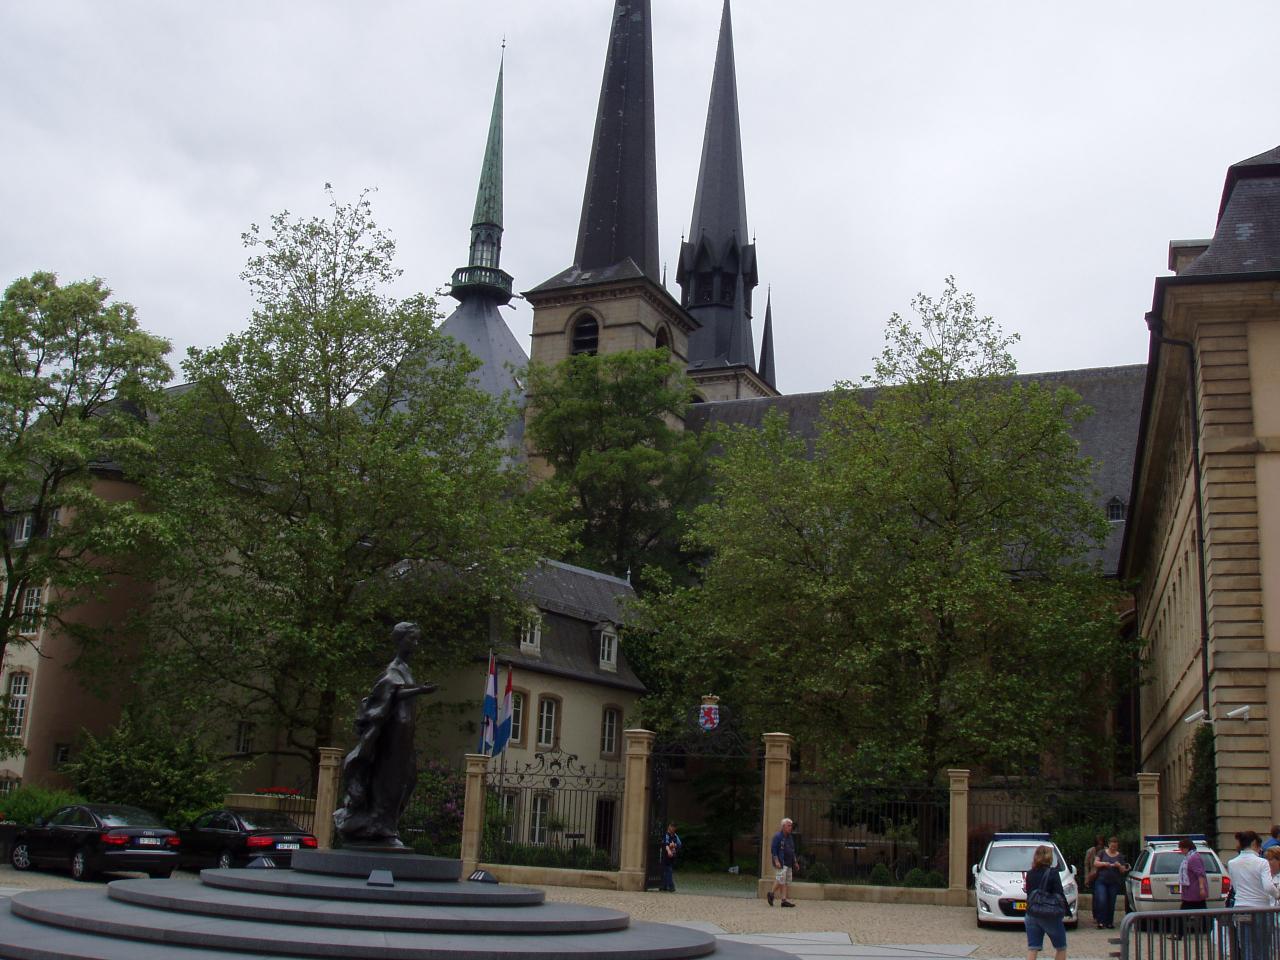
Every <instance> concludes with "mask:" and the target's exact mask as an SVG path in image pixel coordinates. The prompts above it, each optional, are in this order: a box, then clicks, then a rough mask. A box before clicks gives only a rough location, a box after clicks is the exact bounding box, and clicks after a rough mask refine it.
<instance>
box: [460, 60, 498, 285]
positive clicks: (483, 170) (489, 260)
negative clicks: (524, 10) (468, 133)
mask: <svg viewBox="0 0 1280 960" xmlns="http://www.w3.org/2000/svg"><path fill="white" fill-rule="evenodd" d="M503 47H504V51H505V47H506V44H505V42H504V44H503ZM504 60H505V57H504ZM503 66H504V64H503V62H502V61H500V62H499V64H498V86H497V89H495V91H494V94H493V110H492V112H491V113H490V114H489V138H488V140H487V141H486V142H485V147H484V163H483V164H482V165H481V167H480V186H479V188H478V189H477V190H476V207H475V212H474V214H472V217H471V255H470V256H469V257H468V262H467V266H465V267H459V268H458V269H457V270H455V271H454V272H453V284H452V291H451V292H452V294H453V296H454V297H456V298H457V299H459V300H462V299H463V298H464V297H467V296H471V295H472V294H475V293H478V292H483V293H484V294H485V295H486V296H487V297H490V298H492V299H495V300H496V301H497V302H498V303H507V302H508V301H510V299H511V277H510V275H509V274H507V273H506V272H505V271H503V270H500V269H499V268H498V264H499V262H500V261H501V259H502V73H503Z"/></svg>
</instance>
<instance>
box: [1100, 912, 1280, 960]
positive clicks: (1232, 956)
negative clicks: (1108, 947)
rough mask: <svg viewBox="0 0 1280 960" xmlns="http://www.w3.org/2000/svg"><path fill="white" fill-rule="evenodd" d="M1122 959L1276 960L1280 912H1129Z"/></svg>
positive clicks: (1278, 957)
mask: <svg viewBox="0 0 1280 960" xmlns="http://www.w3.org/2000/svg"><path fill="white" fill-rule="evenodd" d="M1119 942H1120V950H1119V952H1118V953H1116V954H1114V956H1118V957H1120V960H1280V907H1263V908H1237V909H1234V910H1160V911H1139V912H1137V913H1130V914H1129V915H1128V916H1126V917H1125V918H1124V922H1123V923H1121V924H1120V938H1119Z"/></svg>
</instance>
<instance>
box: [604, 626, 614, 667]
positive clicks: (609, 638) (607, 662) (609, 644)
mask: <svg viewBox="0 0 1280 960" xmlns="http://www.w3.org/2000/svg"><path fill="white" fill-rule="evenodd" d="M600 669H601V670H617V669H618V635H617V634H616V633H614V632H613V631H612V630H610V629H609V628H608V627H606V628H605V629H603V630H601V631H600Z"/></svg>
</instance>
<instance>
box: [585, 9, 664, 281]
mask: <svg viewBox="0 0 1280 960" xmlns="http://www.w3.org/2000/svg"><path fill="white" fill-rule="evenodd" d="M650 20H651V17H650V9H649V0H615V3H614V6H613V26H612V29H611V30H610V34H609V52H608V54H607V55H606V57H605V63H604V80H603V82H602V83H601V85H600V106H599V109H598V110H597V112H596V133H595V139H594V141H593V142H592V144H591V164H590V166H589V167H588V168H587V188H586V192H585V194H584V196H583V199H582V221H581V224H580V225H579V227H578V249H577V253H576V254H575V256H574V265H575V266H577V267H579V268H580V269H582V270H596V269H600V268H603V267H611V266H614V265H615V264H619V263H621V262H623V261H624V260H626V259H627V258H628V257H630V258H631V259H632V260H633V261H635V264H636V266H637V267H639V268H640V269H641V270H642V271H643V272H644V273H645V274H646V275H647V276H648V277H649V278H650V279H651V280H653V281H654V282H655V283H656V282H657V281H658V279H659V269H660V267H661V264H660V263H659V261H658V173H657V160H656V148H655V138H654V120H653V35H652V30H651V27H650Z"/></svg>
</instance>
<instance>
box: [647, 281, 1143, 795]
mask: <svg viewBox="0 0 1280 960" xmlns="http://www.w3.org/2000/svg"><path fill="white" fill-rule="evenodd" d="M913 307H914V308H915V311H916V313H917V314H918V322H916V323H912V322H908V321H907V320H904V319H903V318H901V317H899V316H897V315H895V316H894V317H893V318H891V320H890V323H889V326H888V332H887V337H886V347H885V350H884V352H883V354H882V355H881V356H880V357H879V359H878V360H877V361H876V364H875V374H874V376H872V377H869V378H867V380H866V381H865V382H864V387H866V389H861V390H855V389H853V388H852V387H851V386H850V385H847V384H846V385H842V386H840V387H838V388H837V390H836V391H835V392H834V393H833V394H832V396H831V398H830V400H829V402H828V403H827V404H826V407H825V410H824V413H823V416H822V418H821V422H820V424H819V426H818V429H817V436H816V438H815V440H814V444H813V448H812V451H810V450H809V449H808V448H807V447H806V444H805V441H804V440H803V439H801V438H798V437H795V436H793V435H791V433H790V432H789V430H788V427H787V424H786V423H785V422H784V421H783V419H782V418H781V417H778V416H771V417H770V418H768V419H767V420H766V422H765V424H764V426H763V428H762V429H759V430H755V429H746V428H740V429H737V430H734V431H732V432H729V433H727V434H726V435H725V436H724V437H723V442H724V455H723V457H722V458H720V459H719V461H718V462H717V464H716V479H717V486H716V497H715V499H714V501H713V502H711V503H709V504H707V505H706V506H705V507H703V508H701V509H700V511H699V513H698V518H697V522H696V527H695V530H694V537H695V538H696V542H697V543H698V544H700V545H703V546H705V547H706V548H707V549H709V550H710V552H711V561H710V563H709V565H708V566H707V569H706V576H705V581H704V583H703V585H702V586H701V587H697V588H686V589H684V590H679V591H673V592H671V593H669V594H667V595H664V596H663V597H661V598H660V599H657V600H651V601H650V602H649V603H648V605H647V608H646V609H645V619H646V622H647V630H646V631H642V632H641V633H640V635H639V636H637V635H636V634H635V633H634V632H633V636H632V643H631V648H630V650H631V655H632V658H633V661H635V662H637V663H643V664H646V665H653V664H662V665H663V670H662V671H661V674H660V675H659V679H658V681H657V683H655V684H654V690H655V692H654V697H653V700H656V701H657V702H656V703H653V702H652V701H651V706H650V710H651V711H652V712H655V713H661V712H663V711H664V710H666V709H667V708H666V707H665V705H664V704H663V703H662V700H663V698H664V697H670V696H673V695H679V692H680V691H682V690H687V689H698V690H704V689H706V690H716V691H717V692H721V693H722V695H723V696H727V697H729V698H731V701H734V702H736V703H737V705H738V710H739V716H740V717H743V719H744V720H745V721H746V725H747V727H748V728H749V729H756V730H759V729H762V728H764V727H765V725H766V724H773V725H776V724H777V717H778V716H785V717H786V718H787V721H788V724H789V725H790V727H791V729H792V730H793V731H794V732H795V733H796V734H798V736H799V738H800V740H801V742H802V743H803V744H805V745H806V746H807V747H809V748H810V749H812V750H813V751H814V753H815V754H816V756H817V758H818V759H819V760H820V762H821V763H822V764H823V766H824V767H825V768H826V769H827V770H828V771H829V772H831V773H833V774H834V775H836V776H837V777H839V778H842V779H844V780H846V781H848V782H854V781H861V782H867V781H876V780H881V781H895V780H897V781H904V780H905V781H927V782H932V781H933V780H934V779H935V778H936V777H937V776H938V775H939V773H940V771H941V770H943V769H944V768H945V767H947V766H949V765H961V766H971V765H981V766H987V767H988V768H990V769H994V770H998V771H1001V772H1009V773H1017V772H1030V771H1034V770H1035V769H1036V768H1037V765H1038V762H1039V760H1040V757H1041V755H1042V754H1044V753H1049V754H1056V755H1057V756H1059V757H1061V758H1063V759H1064V760H1065V761H1067V762H1068V763H1072V762H1077V761H1080V760H1081V759H1083V758H1084V757H1085V755H1086V751H1087V748H1088V746H1089V744H1090V737H1089V736H1088V733H1089V731H1090V730H1091V724H1092V723H1093V722H1094V721H1095V720H1096V718H1097V717H1098V716H1099V714H1101V713H1102V712H1103V710H1104V709H1105V708H1106V707H1107V706H1108V705H1109V704H1110V702H1111V700H1110V697H1111V694H1112V691H1113V690H1114V689H1115V686H1114V685H1113V684H1114V679H1115V678H1114V677H1112V676H1111V672H1112V671H1113V670H1114V671H1118V672H1123V671H1125V670H1127V668H1128V667H1129V665H1130V664H1131V662H1132V660H1131V657H1132V653H1133V651H1132V650H1131V649H1130V644H1129V642H1128V641H1125V640H1123V639H1122V638H1121V635H1120V632H1119V630H1118V629H1117V616H1116V611H1117V610H1118V609H1119V599H1120V597H1119V592H1118V590H1117V588H1115V587H1114V586H1113V585H1111V584H1109V583H1108V582H1106V581H1104V580H1103V578H1102V577H1101V576H1100V571H1099V570H1098V568H1097V566H1096V563H1094V562H1092V561H1091V559H1090V557H1091V556H1092V551H1093V550H1095V549H1096V548H1097V547H1098V546H1099V545H1100V543H1101V541H1102V537H1103V536H1104V534H1105V519H1104V518H1103V516H1102V514H1101V512H1100V510H1099V508H1098V507H1097V506H1096V505H1095V504H1094V503H1093V502H1092V497H1091V484H1090V469H1091V467H1090V464H1089V462H1088V461H1086V460H1085V459H1083V458H1081V457H1080V456H1079V453H1078V449H1077V445H1076V443H1075V441H1074V440H1073V438H1072V435H1071V430H1072V428H1073V426H1074V425H1075V424H1077V423H1078V422H1079V421H1080V420H1081V419H1082V418H1083V417H1084V416H1086V415H1087V411H1086V410H1085V409H1083V408H1082V406H1081V404H1080V402H1079V398H1078V397H1077V396H1076V395H1074V394H1072V393H1071V392H1070V391H1068V390H1065V389H1057V390H1055V389H1051V388H1049V387H1046V386H1043V385H1041V384H1037V383H1036V382H1034V381H1029V380H1021V379H1018V378H1016V377H1015V372H1016V371H1015V366H1014V362H1013V359H1012V357H1011V355H1010V353H1009V346H1010V343H1011V342H1012V339H1011V338H1008V337H1005V336H1004V335H1002V334H1001V332H1000V331H999V330H998V328H997V327H996V325H995V324H994V322H993V321H992V320H991V319H990V318H983V317H979V316H978V315H977V314H976V311H975V308H974V303H973V299H972V297H971V296H968V295H960V294H958V293H957V292H956V290H955V286H954V283H953V282H952V281H950V280H948V282H947V285H946V289H945V291H944V293H943V294H942V296H941V297H940V298H938V299H932V298H930V297H927V296H924V295H920V296H918V297H917V298H916V299H915V300H914V301H913ZM1078 671H1084V672H1085V675H1086V676H1087V677H1088V678H1089V683H1088V688H1089V689H1090V690H1091V691H1093V694H1094V695H1092V696H1082V695H1081V685H1080V684H1079V683H1076V682H1065V680H1064V678H1066V677H1074V676H1077V675H1078ZM644 675H645V676H646V677H651V676H654V675H655V672H654V671H653V670H652V669H647V670H646V672H645V674H644ZM663 676H665V677H667V678H670V679H669V682H667V683H666V689H664V685H663V684H664V681H663V680H662V679H661V677H663Z"/></svg>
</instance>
